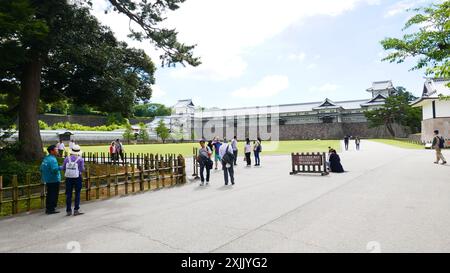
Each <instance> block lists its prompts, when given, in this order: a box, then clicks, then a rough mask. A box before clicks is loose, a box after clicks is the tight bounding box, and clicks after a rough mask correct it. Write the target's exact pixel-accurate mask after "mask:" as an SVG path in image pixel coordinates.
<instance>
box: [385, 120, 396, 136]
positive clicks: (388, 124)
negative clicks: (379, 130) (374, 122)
mask: <svg viewBox="0 0 450 273" xmlns="http://www.w3.org/2000/svg"><path fill="white" fill-rule="evenodd" d="M386 128H387V130H388V132H389V134H391V136H392V137H393V138H395V131H394V128H393V127H392V123H387V124H386Z"/></svg>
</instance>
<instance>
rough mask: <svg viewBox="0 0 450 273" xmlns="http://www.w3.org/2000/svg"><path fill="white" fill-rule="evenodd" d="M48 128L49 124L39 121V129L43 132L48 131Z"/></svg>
mask: <svg viewBox="0 0 450 273" xmlns="http://www.w3.org/2000/svg"><path fill="white" fill-rule="evenodd" d="M48 128H49V126H48V124H47V123H45V122H44V121H42V120H40V121H39V129H41V130H46V129H48Z"/></svg>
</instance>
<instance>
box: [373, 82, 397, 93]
mask: <svg viewBox="0 0 450 273" xmlns="http://www.w3.org/2000/svg"><path fill="white" fill-rule="evenodd" d="M394 89H395V88H394V84H392V81H378V82H373V83H372V87H370V88H368V89H367V92H373V91H382V90H394Z"/></svg>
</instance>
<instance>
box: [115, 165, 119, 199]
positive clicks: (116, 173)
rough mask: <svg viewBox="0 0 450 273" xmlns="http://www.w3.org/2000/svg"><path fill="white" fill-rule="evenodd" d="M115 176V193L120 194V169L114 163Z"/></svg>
mask: <svg viewBox="0 0 450 273" xmlns="http://www.w3.org/2000/svg"><path fill="white" fill-rule="evenodd" d="M114 170H115V176H114V194H115V196H117V195H119V170H118V166H117V165H114Z"/></svg>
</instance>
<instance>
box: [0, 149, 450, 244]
mask: <svg viewBox="0 0 450 273" xmlns="http://www.w3.org/2000/svg"><path fill="white" fill-rule="evenodd" d="M352 144H353V143H352ZM361 147H362V150H361V151H359V152H356V151H354V148H353V145H352V146H351V150H350V151H348V152H342V153H341V158H342V162H343V165H344V168H345V169H346V170H347V171H348V172H346V173H344V174H331V175H329V176H326V177H321V176H320V175H319V176H317V175H298V176H290V175H289V171H290V157H289V156H270V157H269V156H267V157H265V156H264V155H263V157H262V167H261V168H256V167H252V168H245V167H244V166H242V165H243V161H242V159H240V161H239V163H240V166H239V167H238V168H237V170H236V186H234V187H232V186H227V187H225V186H224V185H223V175H222V172H214V173H213V175H212V183H211V185H210V186H209V187H199V186H198V183H197V182H192V183H190V184H188V185H186V186H182V187H178V188H173V189H168V190H161V191H157V192H149V193H143V194H138V195H135V196H129V197H122V198H114V199H110V200H107V201H101V202H94V203H89V204H84V205H82V210H83V211H84V212H86V214H85V215H83V216H79V217H65V216H64V215H62V214H61V215H52V216H45V215H43V213H41V212H39V213H35V214H32V215H24V216H19V217H15V218H8V219H4V220H0V252H69V250H68V249H67V246H68V243H69V242H72V241H75V242H77V244H78V243H79V245H80V247H81V251H82V252H370V251H382V252H437V251H443V252H450V228H449V227H450V165H447V166H438V165H435V164H433V160H434V153H433V151H425V150H406V149H401V148H396V147H392V146H388V145H384V144H379V143H375V142H369V141H363V142H362V143H361ZM444 155H445V156H446V157H447V158H448V159H450V153H449V151H445V152H444ZM188 173H191V172H190V171H189V170H188Z"/></svg>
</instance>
